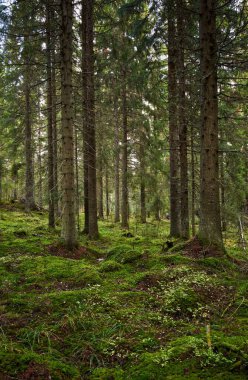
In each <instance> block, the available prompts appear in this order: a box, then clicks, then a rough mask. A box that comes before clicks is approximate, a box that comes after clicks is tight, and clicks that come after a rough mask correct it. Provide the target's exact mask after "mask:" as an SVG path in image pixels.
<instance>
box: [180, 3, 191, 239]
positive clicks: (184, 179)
mask: <svg viewBox="0 0 248 380" xmlns="http://www.w3.org/2000/svg"><path fill="white" fill-rule="evenodd" d="M183 6H185V3H184V1H183V0H182V1H181V0H180V1H179V0H177V31H178V62H177V68H178V122H179V146H180V217H181V218H180V219H181V229H180V235H181V237H182V238H186V239H187V238H188V237H189V195H188V156H187V121H186V104H185V100H186V99H185V85H186V83H185V63H184V50H185V18H184V12H185V11H184V9H183Z"/></svg>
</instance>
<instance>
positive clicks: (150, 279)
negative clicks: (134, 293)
mask: <svg viewBox="0 0 248 380" xmlns="http://www.w3.org/2000/svg"><path fill="white" fill-rule="evenodd" d="M163 279H164V276H163V278H162V277H161V275H158V274H148V275H147V276H145V277H144V278H143V279H142V280H141V281H139V283H138V284H137V286H136V290H144V291H147V290H149V289H150V288H156V287H159V282H161V280H163Z"/></svg>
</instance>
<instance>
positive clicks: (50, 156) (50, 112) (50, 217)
mask: <svg viewBox="0 0 248 380" xmlns="http://www.w3.org/2000/svg"><path fill="white" fill-rule="evenodd" d="M51 43H52V38H51V7H50V1H49V0H47V2H46V45H47V52H46V56H47V137H48V197H49V199H48V205H49V209H48V225H49V227H51V228H54V227H55V213H54V198H55V192H54V190H55V188H54V134H53V93H52V55H51V49H52V44H51Z"/></svg>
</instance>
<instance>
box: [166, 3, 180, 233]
mask: <svg viewBox="0 0 248 380" xmlns="http://www.w3.org/2000/svg"><path fill="white" fill-rule="evenodd" d="M172 3H173V2H172V1H169V2H168V94H169V95H168V96H169V99H168V100H169V141H170V235H171V236H174V237H178V236H180V179H179V141H178V125H177V81H176V56H177V51H176V28H175V9H174V7H173V4H172Z"/></svg>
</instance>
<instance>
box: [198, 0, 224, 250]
mask: <svg viewBox="0 0 248 380" xmlns="http://www.w3.org/2000/svg"><path fill="white" fill-rule="evenodd" d="M200 4H201V8H200V45H201V81H202V82H201V97H202V99H201V101H202V104H201V164H200V178H201V181H200V225H199V237H200V239H201V240H202V241H203V242H204V244H214V245H217V246H219V247H223V240H222V231H221V217H220V199H219V198H220V197H219V165H218V100H217V44H216V13H215V10H216V6H217V2H216V0H208V1H205V0H201V2H200Z"/></svg>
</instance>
